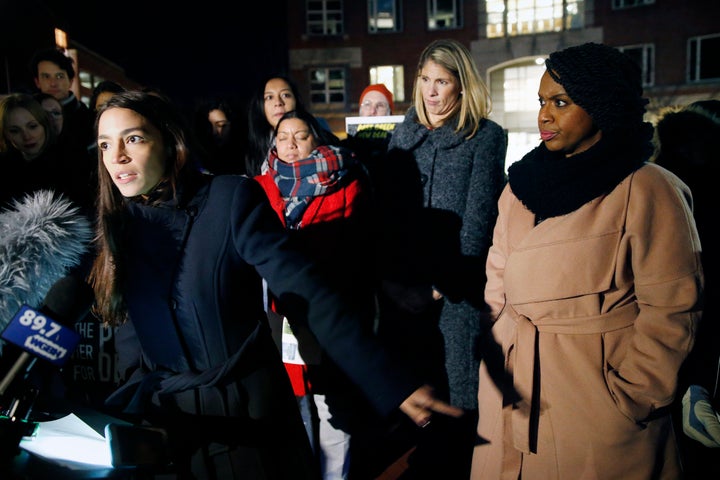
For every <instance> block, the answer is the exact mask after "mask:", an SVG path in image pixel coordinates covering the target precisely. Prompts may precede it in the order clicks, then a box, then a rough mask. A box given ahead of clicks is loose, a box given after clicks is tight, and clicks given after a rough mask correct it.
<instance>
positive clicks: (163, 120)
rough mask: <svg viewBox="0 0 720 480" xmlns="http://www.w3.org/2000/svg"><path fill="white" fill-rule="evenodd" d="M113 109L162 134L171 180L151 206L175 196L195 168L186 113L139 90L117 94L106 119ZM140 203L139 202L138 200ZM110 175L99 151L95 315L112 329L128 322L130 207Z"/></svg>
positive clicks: (107, 106)
mask: <svg viewBox="0 0 720 480" xmlns="http://www.w3.org/2000/svg"><path fill="white" fill-rule="evenodd" d="M113 108H126V109H129V110H132V111H134V112H135V113H137V114H139V115H141V116H142V117H144V118H145V120H147V121H148V122H149V123H150V124H152V125H153V126H155V127H156V128H157V129H158V130H160V132H161V133H162V139H163V144H164V146H165V152H166V157H165V158H166V160H165V161H166V165H165V175H164V178H163V180H162V181H161V183H160V185H159V186H158V187H156V189H155V191H153V193H152V195H151V200H149V203H150V204H152V203H155V202H160V201H164V200H166V199H168V198H171V197H174V196H175V195H176V193H177V188H178V185H179V184H180V183H182V179H183V178H184V176H185V175H186V172H188V171H189V170H190V169H191V168H192V167H191V162H190V149H189V145H188V138H189V137H188V132H187V130H186V123H185V120H184V118H183V117H182V114H181V113H180V112H179V111H178V110H177V109H176V108H175V107H174V106H173V105H172V104H171V103H170V102H168V101H167V100H165V99H163V98H161V97H159V96H157V95H152V94H148V93H145V92H139V91H128V92H122V93H118V94H116V95H114V96H113V97H112V98H111V99H110V100H109V101H108V102H107V104H105V106H104V107H103V108H102V109H101V110H100V111H99V112H98V116H97V119H96V120H95V132H96V133H97V127H98V123H99V120H100V117H101V116H102V115H103V113H104V112H106V111H108V110H111V109H113ZM135 200H137V199H135ZM126 201H128V199H126V198H125V197H123V196H122V195H121V194H120V191H119V190H118V189H117V188H116V187H115V184H114V183H113V181H112V178H111V177H110V174H109V173H108V172H107V169H106V168H105V165H104V163H103V160H102V150H101V149H98V201H97V226H96V237H95V243H96V248H97V256H96V258H95V261H94V263H93V265H92V270H91V271H90V275H89V278H88V280H89V282H90V284H91V285H92V287H93V289H94V290H95V306H94V309H93V310H94V312H95V314H96V315H97V316H98V317H100V318H101V319H102V320H103V322H105V323H106V324H108V325H121V324H122V323H124V322H125V321H126V320H127V306H126V305H125V301H124V299H123V296H122V292H121V291H120V285H121V283H122V281H123V280H124V269H123V263H124V262H123V253H124V252H123V245H124V244H125V242H124V239H123V235H124V231H125V229H124V223H125V221H124V219H125V202H126Z"/></svg>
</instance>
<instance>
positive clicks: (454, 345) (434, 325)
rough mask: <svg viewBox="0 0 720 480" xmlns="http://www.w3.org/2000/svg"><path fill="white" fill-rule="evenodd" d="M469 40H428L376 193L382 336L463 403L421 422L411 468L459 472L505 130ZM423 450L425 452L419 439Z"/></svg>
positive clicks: (471, 411) (440, 474)
mask: <svg viewBox="0 0 720 480" xmlns="http://www.w3.org/2000/svg"><path fill="white" fill-rule="evenodd" d="M490 109H491V101H490V96H489V93H488V89H487V87H486V86H485V84H484V82H483V80H482V78H481V77H480V75H479V73H478V69H477V66H476V65H475V63H474V62H473V60H472V57H471V56H470V53H469V51H468V50H467V48H466V47H465V46H464V45H462V44H461V43H459V42H456V41H454V40H437V41H434V42H432V43H431V44H429V45H428V46H427V47H426V48H425V50H424V51H423V52H422V54H421V56H420V60H419V62H418V67H417V72H416V80H415V86H414V89H413V105H412V106H411V107H410V109H409V110H408V112H407V114H406V116H405V120H404V121H403V123H402V124H400V125H398V126H397V127H396V129H395V131H394V133H393V136H392V139H391V141H390V144H389V148H388V160H387V164H386V165H385V167H386V170H385V172H384V175H382V181H381V186H380V187H379V194H380V198H381V202H382V214H383V215H384V216H385V218H384V220H385V222H384V227H385V228H384V229H383V233H384V234H385V236H383V237H382V240H381V243H380V251H379V254H380V259H381V265H382V272H381V278H382V289H381V291H380V294H379V298H380V302H379V305H380V324H379V335H380V337H381V338H382V339H383V340H384V341H386V342H388V343H389V344H390V345H391V348H392V349H393V350H394V351H395V352H396V353H397V354H398V355H402V356H404V357H410V358H412V359H413V361H414V363H415V366H416V368H417V370H418V372H419V373H421V374H423V375H425V376H426V378H427V379H428V381H430V382H431V383H432V384H433V385H435V387H436V389H437V390H438V392H439V395H441V396H444V397H445V398H446V400H450V401H452V402H453V404H455V405H456V406H459V407H462V408H464V409H466V415H465V416H464V417H463V418H462V419H460V420H457V419H453V420H446V419H437V421H433V423H432V425H430V426H429V427H428V428H426V429H423V430H422V432H421V434H420V436H419V445H418V449H417V451H416V453H415V454H413V456H412V458H411V459H410V471H416V472H418V474H419V473H422V474H423V475H426V478H467V477H468V476H469V471H470V463H471V456H472V445H473V443H474V438H475V437H474V435H475V423H476V413H475V412H476V409H477V382H478V366H479V359H478V355H477V351H476V350H477V349H476V345H477V339H478V337H479V335H480V333H481V332H480V318H481V314H482V312H483V311H484V309H485V305H484V303H483V288H484V281H483V278H482V277H483V275H482V272H483V271H484V264H485V258H486V254H487V251H488V248H489V245H490V241H491V237H492V229H493V226H494V224H495V218H496V216H497V200H498V198H499V195H500V192H501V190H502V188H503V186H504V185H505V174H504V163H505V151H506V139H505V134H504V132H503V129H502V128H501V127H500V126H499V125H498V124H497V123H495V122H493V121H492V120H490V119H488V115H489V114H490ZM426 447H427V448H428V451H427V453H423V452H425V448H426Z"/></svg>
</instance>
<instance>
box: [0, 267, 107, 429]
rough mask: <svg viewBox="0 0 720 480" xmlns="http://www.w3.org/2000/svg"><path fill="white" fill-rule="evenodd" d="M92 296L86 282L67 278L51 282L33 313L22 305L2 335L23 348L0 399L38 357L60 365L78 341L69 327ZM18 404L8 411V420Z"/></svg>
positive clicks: (1, 385)
mask: <svg viewBox="0 0 720 480" xmlns="http://www.w3.org/2000/svg"><path fill="white" fill-rule="evenodd" d="M94 300H95V295H94V292H93V290H92V288H91V287H90V285H88V284H87V283H86V282H84V281H82V280H80V279H79V278H77V277H74V276H71V275H67V276H65V277H62V278H61V279H60V280H58V281H57V282H55V283H54V284H53V285H52V287H50V290H49V291H48V293H47V295H46V296H45V299H44V300H43V303H42V305H41V306H40V308H38V309H37V310H35V309H32V308H30V307H29V306H27V305H23V306H22V307H21V308H20V310H19V311H18V312H17V314H15V316H14V318H13V320H12V321H11V322H10V323H9V324H8V326H7V327H6V328H5V329H4V331H3V332H2V338H3V339H5V340H7V341H8V342H10V343H12V344H14V345H16V346H18V347H20V348H21V349H23V352H22V353H21V354H20V356H19V357H18V358H17V360H16V361H15V363H14V364H13V365H12V367H11V368H10V370H9V371H8V372H7V374H6V375H5V376H4V377H3V379H2V381H0V397H2V396H4V395H5V393H6V391H7V390H8V388H9V387H10V385H12V384H13V383H14V381H15V379H16V378H18V376H19V375H20V374H21V373H23V375H22V377H23V378H25V377H26V376H27V373H28V372H29V371H30V368H32V366H33V365H34V363H35V360H37V359H38V358H41V359H44V360H47V361H48V362H50V363H52V364H54V365H57V366H62V365H64V364H65V362H66V361H67V360H68V359H69V358H70V356H71V355H72V353H73V351H74V350H75V347H76V346H77V344H78V342H79V341H80V335H78V334H77V333H76V332H75V330H74V328H73V325H74V324H75V323H77V322H78V321H79V320H81V319H82V318H84V317H85V315H87V313H88V312H89V311H90V307H91V306H92V303H93V301H94ZM17 403H18V401H17V400H16V401H13V402H12V404H11V405H10V406H9V408H8V413H6V416H7V417H10V418H12V417H13V416H14V413H15V411H16V409H17V406H18V405H17Z"/></svg>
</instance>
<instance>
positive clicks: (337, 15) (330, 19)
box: [305, 0, 345, 36]
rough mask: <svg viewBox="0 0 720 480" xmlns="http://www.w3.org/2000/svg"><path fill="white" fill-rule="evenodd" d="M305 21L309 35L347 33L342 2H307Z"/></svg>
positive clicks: (334, 0) (320, 0)
mask: <svg viewBox="0 0 720 480" xmlns="http://www.w3.org/2000/svg"><path fill="white" fill-rule="evenodd" d="M305 21H306V25H305V28H306V30H307V34H308V35H311V36H335V35H342V34H343V33H344V32H345V31H344V15H343V2H342V0H306V1H305Z"/></svg>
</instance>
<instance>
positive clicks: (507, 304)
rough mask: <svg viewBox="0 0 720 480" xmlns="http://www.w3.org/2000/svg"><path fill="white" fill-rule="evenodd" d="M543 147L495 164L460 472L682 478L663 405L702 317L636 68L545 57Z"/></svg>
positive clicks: (682, 228)
mask: <svg viewBox="0 0 720 480" xmlns="http://www.w3.org/2000/svg"><path fill="white" fill-rule="evenodd" d="M545 66H546V71H545V73H544V74H543V76H542V78H541V79H540V87H539V90H538V98H539V101H540V109H539V112H538V119H537V120H538V129H539V130H540V138H541V139H542V143H541V144H540V145H539V146H538V147H536V148H535V149H533V150H531V151H530V152H529V153H528V154H527V155H525V156H524V157H523V158H522V159H521V160H519V161H517V162H515V163H514V164H512V165H511V166H510V168H509V169H508V179H509V183H508V186H507V187H506V188H505V189H504V191H503V193H502V196H501V197H500V200H499V202H498V205H499V215H498V220H497V223H496V226H495V230H494V235H493V243H492V246H491V248H490V252H489V254H488V260H487V268H486V272H487V285H486V288H485V299H486V301H487V303H488V305H489V306H490V309H491V313H492V320H493V321H492V325H491V327H492V328H491V330H490V331H488V333H487V334H486V335H485V336H484V337H483V343H482V347H481V351H482V352H483V360H482V363H481V368H480V381H479V387H478V401H479V422H478V429H477V433H478V436H479V438H478V440H477V442H476V444H475V452H474V457H473V470H472V476H471V478H473V479H481V478H482V479H501V478H514V479H517V478H523V479H535V478H543V479H545V478H556V479H557V478H593V479H596V480H611V479H612V480H614V479H618V478H622V479H660V478H667V479H671V478H672V479H676V478H682V469H681V464H680V460H679V457H678V452H677V441H676V438H675V433H674V431H673V428H672V422H671V416H670V407H671V405H672V402H673V398H674V396H675V395H676V393H677V382H678V371H679V369H680V366H681V365H682V363H683V361H684V360H685V358H686V357H687V355H688V353H689V351H690V349H691V348H692V346H693V342H694V337H695V332H696V329H697V325H698V320H699V319H700V315H701V313H702V311H701V300H702V294H703V292H702V285H703V272H702V267H701V263H700V243H699V239H698V232H697V230H696V228H695V223H694V221H693V216H692V211H691V204H692V200H691V194H690V190H689V189H688V187H687V186H686V185H685V184H684V183H683V182H682V181H681V180H680V179H678V177H677V176H675V175H673V174H672V173H670V172H669V171H668V170H666V169H664V168H662V167H660V166H658V165H655V164H652V163H648V162H647V160H648V159H649V157H650V155H651V154H652V144H651V140H652V135H653V128H652V125H650V124H649V123H647V122H645V121H644V120H643V116H644V114H645V105H646V104H647V99H645V98H643V96H642V94H643V89H642V82H641V75H640V69H639V67H638V66H637V64H636V63H635V62H634V61H633V60H632V59H631V58H630V57H628V56H627V55H625V54H624V53H622V52H620V51H619V50H618V49H616V48H613V47H610V46H607V45H603V44H596V43H585V44H582V45H578V46H573V47H568V48H566V49H564V50H560V51H557V52H553V53H551V54H550V56H549V57H548V58H547V60H546V61H545Z"/></svg>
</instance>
